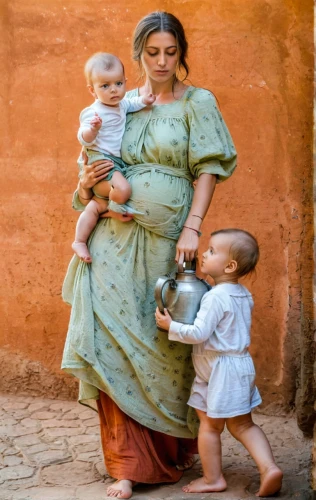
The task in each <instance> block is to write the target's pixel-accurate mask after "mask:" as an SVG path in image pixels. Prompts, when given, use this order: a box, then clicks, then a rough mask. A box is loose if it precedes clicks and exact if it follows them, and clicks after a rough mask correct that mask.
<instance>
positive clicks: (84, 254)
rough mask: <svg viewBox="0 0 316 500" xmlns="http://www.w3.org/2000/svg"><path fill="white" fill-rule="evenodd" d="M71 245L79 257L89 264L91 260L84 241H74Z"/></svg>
mask: <svg viewBox="0 0 316 500" xmlns="http://www.w3.org/2000/svg"><path fill="white" fill-rule="evenodd" d="M71 247H72V249H73V251H74V252H75V254H76V255H78V257H79V259H81V260H83V261H84V262H86V263H87V264H90V262H92V259H91V255H90V253H89V250H88V247H87V245H86V244H85V243H80V242H79V241H74V242H73V244H72V245H71Z"/></svg>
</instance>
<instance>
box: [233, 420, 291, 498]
mask: <svg viewBox="0 0 316 500" xmlns="http://www.w3.org/2000/svg"><path fill="white" fill-rule="evenodd" d="M226 425H227V429H228V430H229V432H230V433H231V434H232V436H234V438H236V439H237V440H238V441H240V442H241V443H242V444H243V445H244V447H245V448H246V449H247V450H248V451H249V453H250V455H251V456H252V458H253V459H254V461H255V462H256V464H257V466H258V469H259V472H260V477H261V481H260V488H259V491H258V492H257V493H256V496H258V497H267V496H270V495H273V494H274V493H277V492H278V491H279V490H280V489H281V486H282V478H283V473H282V471H281V469H279V467H278V466H277V465H276V463H275V461H274V458H273V454H272V450H271V447H270V444H269V441H268V439H267V437H266V435H265V433H264V432H263V431H262V429H260V427H258V426H257V425H256V424H255V423H254V422H253V420H252V417H251V413H248V414H247V415H241V416H239V417H233V418H228V419H227V421H226Z"/></svg>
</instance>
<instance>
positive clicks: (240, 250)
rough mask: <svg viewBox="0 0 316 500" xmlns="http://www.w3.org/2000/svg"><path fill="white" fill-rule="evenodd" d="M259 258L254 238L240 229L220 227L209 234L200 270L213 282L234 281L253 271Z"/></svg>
mask: <svg viewBox="0 0 316 500" xmlns="http://www.w3.org/2000/svg"><path fill="white" fill-rule="evenodd" d="M258 260H259V246H258V242H257V240H256V238H254V237H253V236H252V235H251V234H250V233H248V232H247V231H243V230H242V229H221V230H219V231H214V232H213V233H212V234H211V239H210V243H209V248H208V250H207V251H206V252H204V254H203V259H202V266H201V270H202V272H204V273H205V274H209V275H210V276H212V278H214V280H215V282H218V283H219V282H225V281H234V282H237V281H238V279H239V278H241V277H243V276H246V275H247V274H249V273H251V272H252V271H254V269H255V267H256V265H257V262H258Z"/></svg>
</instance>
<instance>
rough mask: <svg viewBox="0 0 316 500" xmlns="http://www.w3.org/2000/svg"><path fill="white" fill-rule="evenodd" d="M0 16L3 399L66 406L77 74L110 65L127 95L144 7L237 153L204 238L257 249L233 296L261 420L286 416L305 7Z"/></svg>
mask: <svg viewBox="0 0 316 500" xmlns="http://www.w3.org/2000/svg"><path fill="white" fill-rule="evenodd" d="M0 5H1V7H0V8H1V15H0V18H1V20H2V21H1V22H2V24H3V25H2V27H1V37H2V43H1V47H2V48H1V54H0V59H1V65H2V69H1V76H2V78H1V82H0V85H1V92H0V95H1V100H2V105H3V106H2V120H1V122H0V128H1V130H0V137H1V139H2V147H1V151H0V156H1V166H2V176H1V178H2V189H1V192H2V209H1V210H2V213H1V215H2V216H1V224H2V248H3V253H4V256H5V259H1V265H2V266H3V271H2V276H3V277H4V276H5V279H4V282H3V285H2V287H1V290H0V307H1V311H2V312H1V318H2V323H3V325H2V327H1V331H0V361H1V363H2V366H3V376H2V382H1V388H2V390H8V391H13V392H15V391H22V392H26V393H27V392H29V393H34V394H47V395H53V396H56V397H57V396H63V397H66V396H69V395H71V396H73V395H74V394H75V382H74V381H73V379H71V378H69V377H65V376H64V375H63V374H61V372H60V370H59V366H60V360H61V355H62V349H63V342H64V338H65V333H66V329H67V323H68V318H69V312H70V310H69V307H68V306H67V305H65V304H63V302H62V300H61V284H62V280H63V276H64V274H65V271H66V268H67V264H68V262H69V259H70V257H71V255H72V251H71V248H70V244H71V242H72V239H73V234H74V227H75V222H76V219H77V214H76V213H75V212H74V211H72V209H71V195H72V191H73V189H74V187H75V185H76V182H77V167H76V158H77V156H78V152H79V144H78V143H77V139H76V131H77V126H78V116H79V112H80V110H81V109H82V108H83V107H85V106H87V105H88V104H89V103H90V102H91V100H90V97H89V95H88V93H87V90H86V88H85V81H84V78H83V71H82V70H83V66H84V63H85V61H86V59H87V58H88V57H89V56H90V55H91V54H93V53H94V52H96V51H99V50H104V51H108V52H113V53H115V54H117V55H118V56H119V57H121V58H122V60H123V61H124V63H125V66H126V73H127V76H128V84H129V88H133V87H134V86H135V83H136V68H135V66H134V64H133V63H132V62H131V57H130V54H131V38H132V32H133V28H134V27H135V25H136V23H137V21H138V20H139V19H140V18H141V17H142V16H143V15H145V14H147V13H149V12H151V11H153V10H157V8H158V9H161V10H167V11H170V12H173V13H174V14H176V15H177V16H178V17H179V18H180V19H181V20H182V22H183V24H184V26H185V28H186V32H187V36H188V40H189V43H190V52H189V62H190V67H191V73H190V78H191V82H192V83H193V84H194V85H196V86H203V87H207V88H209V89H211V90H212V91H213V92H214V93H215V94H216V96H217V98H218V100H219V102H220V107H221V110H222V113H223V115H224V118H225V120H226V122H227V124H228V126H229V128H230V131H231V133H232V135H233V138H234V141H235V144H236V147H237V149H238V153H239V166H238V169H237V171H236V173H235V174H234V176H233V177H232V178H231V179H230V180H229V181H227V182H225V183H224V184H222V185H220V186H219V187H218V189H217V190H216V194H215V198H214V202H213V203H212V206H211V208H210V210H209V214H208V217H207V220H206V222H205V223H204V227H203V230H204V234H205V235H207V234H208V233H209V232H210V231H211V230H215V229H218V228H221V227H232V226H235V227H241V228H245V229H247V230H249V231H250V232H252V233H253V234H255V235H256V236H257V237H258V239H259V242H260V247H261V261H260V264H259V266H258V271H257V277H256V279H255V280H254V279H251V280H250V281H248V282H247V283H248V285H249V287H250V288H251V290H252V292H253V294H254V297H255V303H256V306H255V312H254V327H253V345H252V353H253V355H254V358H255V362H256V366H257V372H258V385H259V387H260V389H261V391H262V393H263V396H264V401H265V405H266V407H268V409H269V408H270V409H273V411H276V410H277V409H288V408H289V407H290V406H292V405H293V401H294V395H295V380H296V378H297V376H298V371H299V367H300V366H299V363H300V360H299V343H300V336H301V334H302V328H301V311H302V296H303V297H305V299H304V300H305V301H306V303H307V304H309V302H310V298H311V293H309V292H311V290H310V288H311V279H310V281H309V276H311V272H312V271H311V270H312V262H311V253H310V252H311V250H309V246H308V244H309V242H310V241H311V237H312V225H311V213H312V204H311V198H310V195H311V186H312V178H311V175H312V168H311V151H310V148H311V123H312V85H313V80H312V79H313V75H312V65H313V62H312V61H313V60H312V50H313V47H312V43H313V39H312V22H313V21H312V19H313V2H312V1H307V0H292V1H281V0H253V1H252V2H249V1H248V0H212V2H208V1H200V0H199V1H198V0H182V1H181V0H174V1H172V2H171V1H167V0H166V1H158V2H157V1H153V0H144V1H143V2H142V3H141V4H135V2H134V1H133V0H121V1H119V2H114V3H113V2H107V1H104V0H102V1H101V0H94V1H93V2H86V1H82V0H65V1H63V2H62V1H61V0H36V1H35V0H28V1H27V2H25V1H23V0H10V1H9V0H7V1H5V0H3V1H2V2H1V4H0ZM135 5H137V7H135ZM206 244H207V236H203V237H202V240H201V247H203V246H204V247H205V245H206ZM310 248H311V247H310Z"/></svg>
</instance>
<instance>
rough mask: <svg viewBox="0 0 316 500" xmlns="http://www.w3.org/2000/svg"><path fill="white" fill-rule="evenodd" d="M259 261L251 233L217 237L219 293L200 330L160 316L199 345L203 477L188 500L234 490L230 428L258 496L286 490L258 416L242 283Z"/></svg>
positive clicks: (206, 301) (213, 272)
mask: <svg viewBox="0 0 316 500" xmlns="http://www.w3.org/2000/svg"><path fill="white" fill-rule="evenodd" d="M258 259H259V248H258V244H257V241H256V240H255V238H254V237H253V236H252V235H251V234H249V233H248V232H246V231H242V230H240V229H223V230H221V231H216V232H214V233H212V234H211V239H210V243H209V248H208V250H207V251H206V252H205V253H204V254H203V259H202V266H201V271H202V272H203V273H205V274H208V275H209V276H211V277H212V278H213V280H214V282H215V286H214V287H213V288H212V289H211V290H210V291H209V292H207V293H206V294H205V295H204V296H203V298H202V301H201V307H200V310H199V312H198V314H197V317H196V319H195V321H194V324H193V325H184V324H182V323H177V322H175V321H172V318H171V316H170V315H169V313H168V311H167V309H165V311H164V314H162V313H161V312H160V311H159V309H158V308H157V309H156V322H157V325H158V326H159V328H162V329H165V330H168V331H169V339H170V340H177V341H178V342H182V343H184V344H193V353H192V359H193V364H194V368H195V372H196V375H195V379H194V382H193V386H192V390H191V396H190V399H189V401H188V404H189V405H190V406H192V407H193V408H195V410H196V413H197V415H198V417H199V420H200V429H199V436H198V447H199V454H200V457H201V462H202V466H203V477H201V478H199V479H196V480H195V481H192V482H191V483H190V484H188V485H186V486H184V487H183V491H185V492H186V493H193V492H196V493H205V492H212V491H213V492H216V491H224V490H225V489H226V486H227V485H226V481H225V479H224V476H223V472H222V457H221V433H222V432H223V430H224V427H225V424H226V426H227V429H228V431H229V432H230V433H231V434H232V435H233V436H234V437H235V438H236V439H237V440H238V441H240V442H241V443H242V444H243V445H244V447H245V448H246V449H247V450H248V452H249V453H250V455H251V456H252V458H253V459H254V461H255V463H256V464H257V466H258V469H259V472H260V478H261V481H260V488H259V491H258V492H257V493H256V496H260V497H266V496H270V495H273V494H274V493H276V492H277V491H279V490H280V488H281V485H282V477H283V474H282V471H281V470H280V469H279V467H277V465H276V464H275V461H274V458H273V455H272V451H271V448H270V445H269V442H268V440H267V437H266V435H265V434H264V432H263V431H262V429H261V428H260V427H258V426H257V425H256V424H254V422H253V421H252V416H251V410H252V408H254V407H255V406H257V405H259V404H260V403H261V397H260V394H259V391H258V389H257V387H256V385H255V369H254V366H253V361H252V358H251V356H250V354H249V352H248V346H249V344H250V327H251V312H252V308H253V300H252V296H251V294H250V293H249V291H248V290H247V289H246V288H245V287H244V286H242V285H240V284H239V283H238V280H239V278H241V277H242V276H246V275H247V274H249V273H250V272H252V271H253V270H254V269H255V266H256V264H257V262H258Z"/></svg>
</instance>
